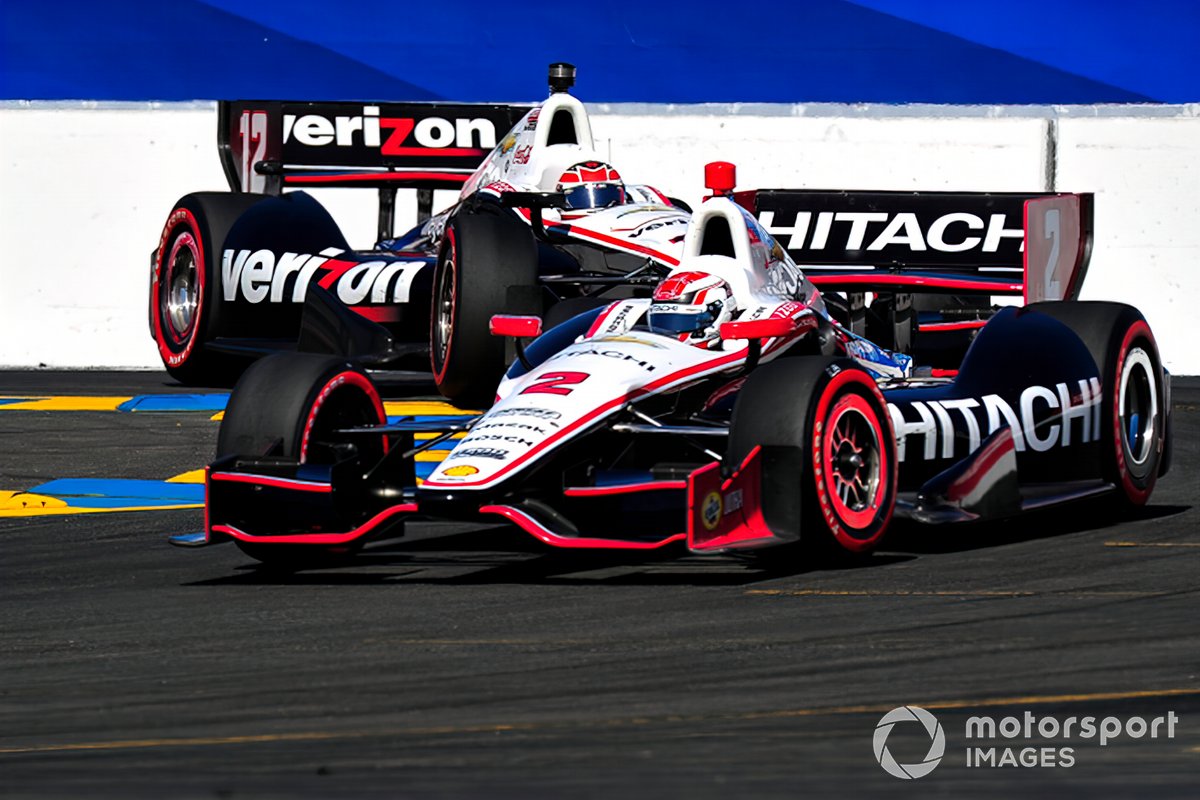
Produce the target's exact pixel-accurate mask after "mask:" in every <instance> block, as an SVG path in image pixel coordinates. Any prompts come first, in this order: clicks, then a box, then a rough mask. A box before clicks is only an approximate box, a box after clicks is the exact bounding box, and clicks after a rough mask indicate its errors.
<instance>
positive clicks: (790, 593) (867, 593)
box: [746, 589, 1035, 597]
mask: <svg viewBox="0 0 1200 800" xmlns="http://www.w3.org/2000/svg"><path fill="white" fill-rule="evenodd" d="M746 594H749V595H761V596H765V597H1032V596H1033V595H1034V594H1035V593H1034V592H989V591H973V590H964V591H930V592H926V591H906V590H896V591H887V590H874V589H748V590H747V591H746Z"/></svg>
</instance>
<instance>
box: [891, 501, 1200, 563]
mask: <svg viewBox="0 0 1200 800" xmlns="http://www.w3.org/2000/svg"><path fill="white" fill-rule="evenodd" d="M1192 508H1193V507H1192V506H1185V505H1166V504H1163V505H1148V506H1143V507H1140V508H1136V509H1132V510H1128V511H1122V512H1118V511H1117V510H1116V509H1115V507H1114V506H1113V505H1112V504H1111V503H1107V502H1092V503H1088V502H1087V501H1079V502H1077V503H1075V504H1067V505H1063V506H1055V507H1052V508H1046V509H1041V510H1038V511H1031V512H1027V513H1025V514H1022V515H1021V516H1019V517H1013V518H1011V519H1004V520H992V521H987V522H967V523H960V524H956V525H943V526H937V527H931V526H928V525H920V524H917V523H915V522H912V521H911V520H902V521H900V522H899V523H898V524H897V525H896V526H895V528H894V529H893V530H892V531H890V532H889V533H888V540H887V545H886V549H887V550H889V551H898V552H902V553H909V554H913V555H934V554H937V553H957V552H966V551H970V550H978V549H983V548H989V547H997V546H1001V545H1008V544H1018V543H1020V542H1028V541H1034V540H1037V539H1047V538H1054V537H1059V536H1064V535H1069V534H1073V533H1082V532H1085V531H1091V532H1100V531H1104V530H1116V529H1127V528H1128V526H1130V525H1131V524H1135V523H1139V522H1151V521H1159V520H1169V519H1171V518H1173V517H1178V516H1180V515H1182V514H1184V513H1186V512H1188V511H1191V510H1192Z"/></svg>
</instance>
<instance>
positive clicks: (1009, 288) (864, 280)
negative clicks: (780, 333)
mask: <svg viewBox="0 0 1200 800" xmlns="http://www.w3.org/2000/svg"><path fill="white" fill-rule="evenodd" d="M806 276H807V277H808V279H809V280H810V281H812V282H813V284H814V285H816V286H825V287H830V286H833V287H837V286H919V287H924V288H926V289H966V290H973V291H989V292H991V293H993V294H1021V292H1023V291H1024V290H1025V284H1024V283H1012V282H1007V281H993V280H989V279H976V280H972V279H970V278H940V277H931V276H924V275H860V274H855V275H814V274H812V273H811V272H809V273H806Z"/></svg>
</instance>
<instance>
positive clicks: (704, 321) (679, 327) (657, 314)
mask: <svg viewBox="0 0 1200 800" xmlns="http://www.w3.org/2000/svg"><path fill="white" fill-rule="evenodd" d="M713 319H714V317H713V315H712V312H711V311H709V310H708V308H706V307H705V306H685V305H670V304H662V305H653V306H650V313H649V314H647V315H646V323H647V324H648V325H649V326H650V330H651V331H653V332H654V333H665V334H668V335H677V334H680V333H695V332H696V331H699V330H703V329H704V328H707V327H708V326H709V325H712V324H713Z"/></svg>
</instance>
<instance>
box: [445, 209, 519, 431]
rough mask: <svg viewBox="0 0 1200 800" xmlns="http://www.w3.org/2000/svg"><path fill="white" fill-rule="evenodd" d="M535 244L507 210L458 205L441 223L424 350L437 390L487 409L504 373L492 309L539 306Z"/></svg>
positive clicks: (499, 311) (464, 404)
mask: <svg viewBox="0 0 1200 800" xmlns="http://www.w3.org/2000/svg"><path fill="white" fill-rule="evenodd" d="M539 291H540V290H539V286H538V279H537V247H536V245H535V243H534V240H533V235H532V234H531V233H530V231H529V230H528V228H527V227H526V226H525V225H524V224H522V223H521V222H519V221H517V220H516V219H514V218H512V217H511V216H508V215H505V214H501V213H492V212H490V211H482V212H467V211H464V212H461V213H459V214H457V215H456V216H455V217H454V218H453V219H452V220H451V221H450V224H449V225H448V226H447V227H446V237H445V240H444V241H443V243H442V247H441V251H440V252H439V254H438V261H437V266H436V267H435V269H434V276H433V309H432V312H431V330H430V337H429V340H430V353H431V357H432V366H433V377H434V381H435V382H436V383H437V387H438V391H439V392H441V393H442V395H443V396H444V397H446V399H447V400H449V401H450V402H451V403H453V404H454V405H456V406H458V407H460V408H486V407H487V406H490V405H491V404H492V400H493V399H494V398H495V394H496V386H497V384H498V383H499V382H500V377H501V376H502V375H503V374H504V368H505V367H506V366H507V364H506V363H505V346H504V345H505V342H504V339H503V338H501V337H496V336H492V335H491V332H490V330H489V322H490V320H491V318H492V315H494V314H504V313H508V314H531V313H532V314H536V313H540V311H541V308H540V305H541V302H540V296H539V294H538V293H539Z"/></svg>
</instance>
